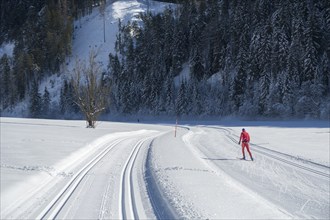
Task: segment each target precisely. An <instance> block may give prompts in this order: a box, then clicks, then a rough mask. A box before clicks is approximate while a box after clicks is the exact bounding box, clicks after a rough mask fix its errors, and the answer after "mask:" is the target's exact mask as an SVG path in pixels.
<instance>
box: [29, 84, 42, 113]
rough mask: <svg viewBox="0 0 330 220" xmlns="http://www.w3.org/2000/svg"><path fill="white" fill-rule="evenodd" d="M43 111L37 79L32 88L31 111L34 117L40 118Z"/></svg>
mask: <svg viewBox="0 0 330 220" xmlns="http://www.w3.org/2000/svg"><path fill="white" fill-rule="evenodd" d="M41 111H42V99H41V94H40V93H39V85H38V82H37V81H36V80H35V81H34V82H33V84H32V88H31V94H30V103H29V113H30V116H31V117H32V118H38V117H40V115H41Z"/></svg>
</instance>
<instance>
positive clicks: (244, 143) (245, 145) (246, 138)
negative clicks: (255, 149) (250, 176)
mask: <svg viewBox="0 0 330 220" xmlns="http://www.w3.org/2000/svg"><path fill="white" fill-rule="evenodd" d="M241 141H242V153H243V158H241V159H242V160H245V152H244V149H245V148H246V149H247V151H248V153H249V154H250V157H251V160H252V161H253V157H252V154H251V152H250V147H249V142H250V135H249V133H247V132H246V131H245V129H244V128H243V129H242V133H241V136H240V138H239V141H238V144H241Z"/></svg>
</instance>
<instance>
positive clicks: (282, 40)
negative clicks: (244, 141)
mask: <svg viewBox="0 0 330 220" xmlns="http://www.w3.org/2000/svg"><path fill="white" fill-rule="evenodd" d="M141 18H142V21H143V24H142V25H141V27H137V26H135V25H133V24H130V23H129V24H127V25H125V26H122V25H121V26H120V30H121V31H120V33H118V40H117V43H116V45H117V48H118V49H117V53H118V54H117V55H112V56H113V57H116V56H119V57H121V58H122V62H120V63H121V65H120V67H121V70H116V69H118V68H116V66H117V64H116V65H115V64H114V63H112V64H110V65H112V66H113V67H112V69H111V68H110V72H113V73H114V75H116V77H114V78H115V80H114V87H115V88H118V89H117V92H118V94H116V97H117V99H116V101H117V102H116V105H117V107H116V109H117V110H119V112H122V110H123V106H126V105H125V104H124V103H125V101H123V102H121V101H120V100H119V99H120V97H121V98H122V97H126V96H129V97H130V96H133V97H135V98H136V100H140V101H139V102H138V104H136V105H135V108H126V107H125V113H134V112H142V113H148V112H153V113H156V114H157V113H161V112H164V111H165V112H168V114H173V113H172V110H171V109H172V105H171V103H175V107H176V109H175V110H176V112H175V113H176V114H177V115H179V116H181V115H228V114H234V115H235V114H240V115H243V116H250V117H251V116H252V117H253V116H257V115H258V116H267V117H272V116H275V117H295V116H298V117H313V118H322V117H323V116H322V114H325V113H324V112H327V111H324V108H326V107H325V106H327V104H322V103H326V102H329V100H330V99H329V91H330V89H329V84H330V80H329V55H330V50H329V48H330V40H329V39H330V37H329V36H330V22H329V21H330V4H329V1H324V0H317V1H295V0H294V1H290V0H281V1H271V0H248V1H228V0H221V1H220V0H207V1H183V2H182V4H181V5H180V6H178V9H176V10H173V9H170V8H169V9H167V10H165V11H164V13H162V14H159V15H152V14H150V13H148V14H143V15H141ZM132 32H134V33H136V34H135V35H129V34H128V33H132ZM132 42H134V43H132ZM132 46H133V47H132ZM132 57H134V59H132ZM185 65H188V66H189V68H188V69H189V76H190V77H189V78H190V79H186V80H183V81H184V82H181V85H180V86H177V88H173V90H174V94H175V95H172V94H173V93H172V89H171V90H168V89H166V88H170V86H169V85H171V82H172V83H173V82H174V80H178V79H175V77H176V76H178V74H179V73H180V71H181V70H182V69H183V68H184V67H185ZM186 69H187V68H186ZM118 73H120V74H119V75H120V77H118V76H117V74H118ZM211 76H212V77H211ZM121 77H122V78H121ZM210 77H211V78H210ZM120 78H121V80H119V79H120ZM125 80H126V81H125ZM181 80H182V77H181ZM128 82H129V84H130V86H129V88H130V90H126V89H123V88H125V87H126V86H127V83H128ZM120 87H123V88H122V89H120ZM309 87H310V88H309ZM137 88H141V89H137ZM164 88H165V89H164ZM307 88H309V89H308V92H306V91H307ZM126 93H127V94H126ZM163 93H165V94H163ZM167 93H169V95H168V96H167V95H166V94H167ZM211 93H212V94H211ZM313 100H315V102H313ZM129 103H133V102H129ZM165 103H167V104H165ZM145 110H147V111H145ZM322 112H323V113H322Z"/></svg>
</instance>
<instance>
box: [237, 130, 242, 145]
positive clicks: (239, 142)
mask: <svg viewBox="0 0 330 220" xmlns="http://www.w3.org/2000/svg"><path fill="white" fill-rule="evenodd" d="M242 137H243V133H241V136H240V137H239V141H238V144H241V140H242Z"/></svg>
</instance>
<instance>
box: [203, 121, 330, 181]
mask: <svg viewBox="0 0 330 220" xmlns="http://www.w3.org/2000/svg"><path fill="white" fill-rule="evenodd" d="M207 127H209V128H213V129H217V130H221V131H222V132H224V133H225V135H226V137H227V138H228V139H229V140H230V141H232V142H233V143H235V144H237V140H238V139H239V137H238V136H237V135H235V134H233V133H232V131H231V130H230V129H228V128H220V127H215V126H207ZM250 145H251V146H253V151H254V152H257V153H259V154H261V155H263V156H267V157H269V158H271V159H274V160H277V161H280V162H282V163H284V164H286V165H290V166H293V167H295V168H299V169H301V170H303V171H307V172H310V173H313V174H316V175H318V176H321V177H325V178H326V179H328V180H329V179H330V173H329V169H330V167H328V166H326V165H323V164H319V163H316V162H312V161H309V160H305V159H301V158H299V159H297V158H296V157H294V156H292V155H289V154H285V153H282V152H278V151H275V150H272V149H268V148H265V147H263V146H260V145H257V144H253V143H251V144H250ZM292 159H296V160H299V161H301V162H302V163H303V164H306V165H302V164H300V163H298V162H296V161H293V160H292Z"/></svg>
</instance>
